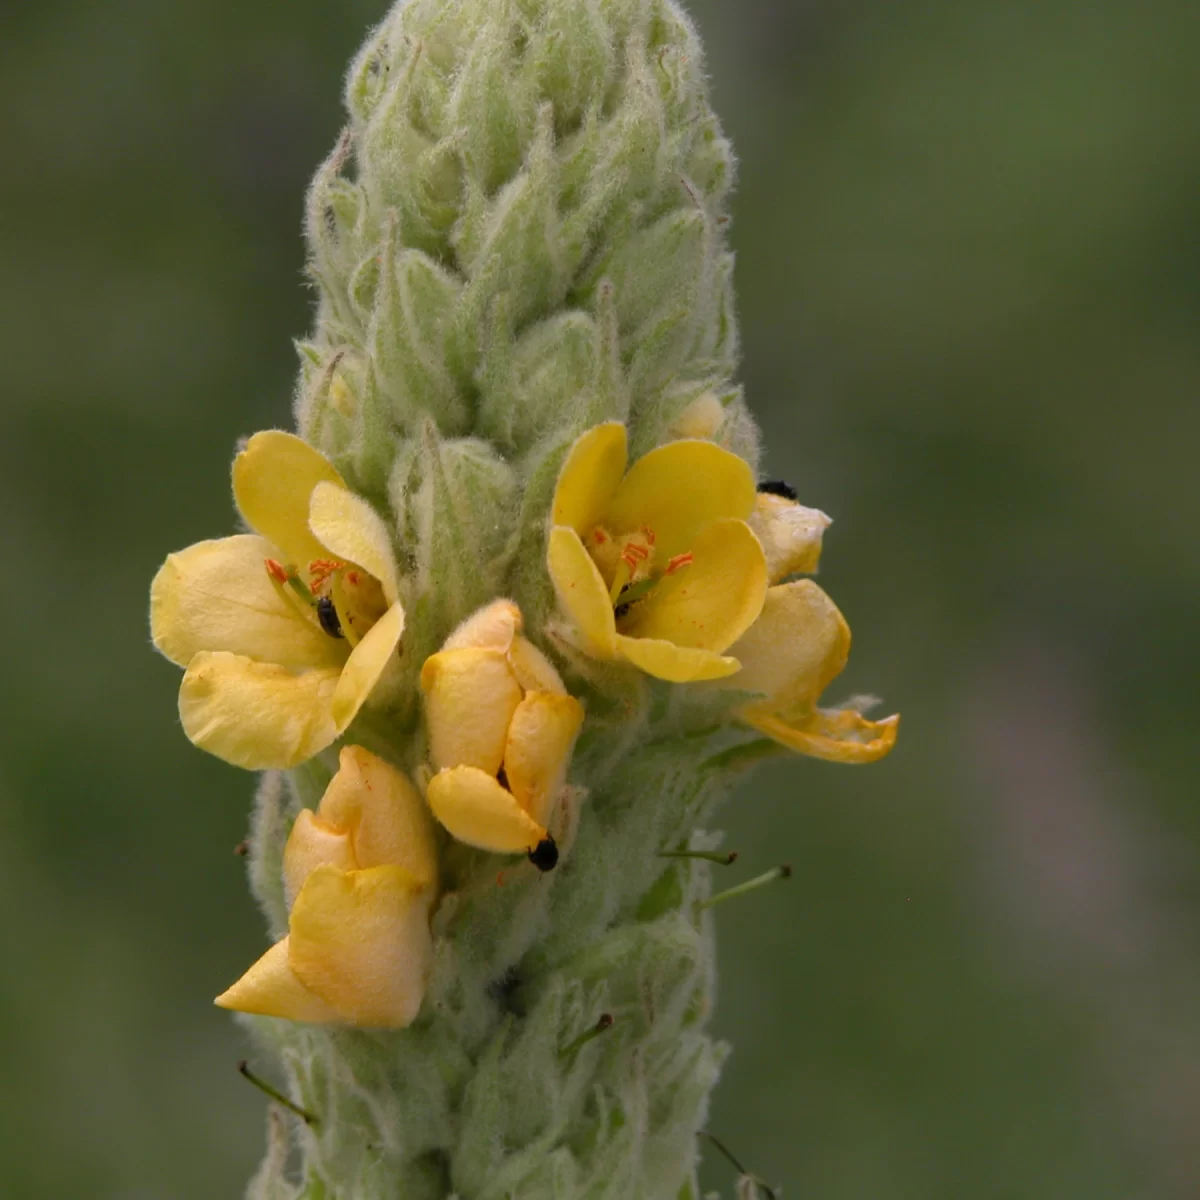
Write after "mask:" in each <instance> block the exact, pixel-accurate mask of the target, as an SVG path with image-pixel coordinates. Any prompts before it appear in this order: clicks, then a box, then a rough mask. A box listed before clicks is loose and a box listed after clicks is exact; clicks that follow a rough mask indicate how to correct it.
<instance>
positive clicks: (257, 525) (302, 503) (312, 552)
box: [233, 429, 366, 566]
mask: <svg viewBox="0 0 1200 1200" xmlns="http://www.w3.org/2000/svg"><path fill="white" fill-rule="evenodd" d="M319 483H331V484H335V485H336V486H338V487H342V488H344V487H345V486H346V485H345V483H344V482H343V480H342V477H341V476H340V475H339V474H338V473H337V471H336V470H335V469H334V466H333V464H332V463H331V462H330V461H329V460H328V459H327V458H326V457H325V456H324V455H323V454H321V453H319V452H318V451H316V450H314V449H313V448H312V447H311V446H310V445H309V444H308V443H307V442H305V441H302V440H301V439H300V438H298V437H296V435H295V434H292V433H284V432H283V431H282V430H279V429H270V430H267V431H266V432H265V433H256V434H255V435H254V436H253V437H252V438H251V439H250V440H249V441H248V442H247V443H246V445H245V447H244V449H243V450H242V452H241V453H240V454H239V455H238V456H237V458H235V459H234V460H233V498H234V500H235V501H236V502H237V506H238V509H239V511H240V512H241V514H242V516H243V517H245V518H246V522H247V524H249V526H250V528H251V529H254V530H255V531H257V532H258V533H261V534H262V535H263V537H265V538H266V539H267V540H268V541H269V542H273V543H274V544H275V545H276V546H278V547H279V549H280V550H282V551H283V554H284V557H285V558H286V559H287V561H288V562H290V563H294V564H295V565H297V566H304V565H306V564H307V563H309V562H311V561H312V560H313V559H314V558H324V557H325V550H324V548H323V547H322V545H321V543H320V542H319V541H317V539H316V538H315V537H313V535H312V533H311V531H310V530H309V528H308V504H309V498H310V497H311V496H312V491H313V488H315V487H316V486H317V484H319ZM363 565H364V566H365V565H366V564H363Z"/></svg>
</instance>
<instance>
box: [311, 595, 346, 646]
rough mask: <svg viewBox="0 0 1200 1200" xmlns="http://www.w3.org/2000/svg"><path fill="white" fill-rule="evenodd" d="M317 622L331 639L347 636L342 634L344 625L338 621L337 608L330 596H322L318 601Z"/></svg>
mask: <svg viewBox="0 0 1200 1200" xmlns="http://www.w3.org/2000/svg"><path fill="white" fill-rule="evenodd" d="M317 620H318V621H320V622H321V628H322V629H323V630H325V632H326V633H327V634H329V636H330V637H331V638H340V637H345V636H346V635H345V634H344V633H343V632H342V623H341V621H339V620H338V614H337V606H336V605H335V604H334V603H333V601H332V600H331V599H330V598H329V597H328V596H321V597H320V598H319V599H318V600H317Z"/></svg>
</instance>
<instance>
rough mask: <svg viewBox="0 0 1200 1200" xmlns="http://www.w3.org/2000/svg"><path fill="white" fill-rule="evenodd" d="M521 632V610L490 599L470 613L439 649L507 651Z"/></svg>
mask: <svg viewBox="0 0 1200 1200" xmlns="http://www.w3.org/2000/svg"><path fill="white" fill-rule="evenodd" d="M520 632H521V610H520V609H519V608H518V607H517V606H516V605H515V604H514V603H513V602H512V601H511V600H493V601H492V603H491V604H486V605H484V607H483V608H481V609H479V610H478V611H477V612H474V613H472V614H471V615H470V616H469V617H468V618H467V619H466V620H465V621H464V622H463V623H462V624H461V625H460V626H459V627H458V628H457V629H456V630H455V631H454V632H453V633H452V634H451V635H450V636H449V637H448V638H447V639H446V640H445V642H444V643H443V645H442V649H443V650H466V649H469V648H470V647H472V646H482V647H487V648H488V649H491V650H507V649H508V648H509V646H511V645H512V640H513V638H514V637H516V636H517V634H518V633H520Z"/></svg>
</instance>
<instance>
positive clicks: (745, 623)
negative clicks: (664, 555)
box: [620, 518, 767, 652]
mask: <svg viewBox="0 0 1200 1200" xmlns="http://www.w3.org/2000/svg"><path fill="white" fill-rule="evenodd" d="M692 556H693V561H692V562H691V563H690V564H689V565H687V566H684V567H681V568H680V569H679V570H677V571H675V572H674V573H673V574H671V575H667V576H666V577H665V578H663V579H662V580H661V581H660V582H659V583H657V584H656V585H655V586H654V588H653V589H652V590H651V591H650V593H649V595H647V596H646V598H645V599H644V600H641V601H639V602H638V603H636V604H634V605H633V607H632V609H631V611H630V612H629V613H628V614H627V615H626V616H624V617H622V619H621V622H620V630H621V632H622V633H624V634H626V635H628V636H629V637H644V638H659V639H661V640H663V641H667V642H674V643H675V645H677V646H694V647H697V648H699V649H702V650H715V651H717V652H721V651H723V650H726V649H728V648H729V647H730V646H732V645H733V643H734V642H736V641H737V640H738V638H739V637H741V636H742V634H743V633H745V632H746V630H747V629H749V628H750V626H751V625H753V624H754V622H755V621H756V620H757V619H758V614H759V613H760V612H762V607H763V599H764V598H765V596H766V594H767V563H766V559H765V558H764V557H763V552H762V547H761V546H760V545H759V542H758V538H756V537H755V536H754V534H753V533H751V532H750V526H749V525H747V524H746V522H745V521H734V520H730V519H728V518H725V519H722V520H719V521H714V522H713V523H712V524H711V525H707V526H706V527H705V528H704V529H703V530H701V532H700V534H699V535H698V536H697V538H696V540H695V541H694V542H693V543H692Z"/></svg>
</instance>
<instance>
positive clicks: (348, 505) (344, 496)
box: [308, 483, 399, 605]
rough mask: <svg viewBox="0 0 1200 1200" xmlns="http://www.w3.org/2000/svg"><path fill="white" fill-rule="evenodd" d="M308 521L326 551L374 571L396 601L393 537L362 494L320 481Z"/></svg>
mask: <svg viewBox="0 0 1200 1200" xmlns="http://www.w3.org/2000/svg"><path fill="white" fill-rule="evenodd" d="M308 525H309V528H310V529H311V530H312V532H313V534H314V535H315V537H316V538H317V540H318V541H319V542H320V543H321V545H322V546H324V547H325V551H326V552H328V553H331V554H333V556H334V557H335V558H340V559H342V560H344V561H347V562H352V563H356V564H357V565H358V566H360V567H362V568H363V570H364V571H366V572H367V573H368V574H370V575H374V576H375V578H376V579H378V580H379V583H380V586H381V587H382V588H383V595H384V598H385V599H386V600H387V602H388V604H389V605H392V604H395V603H396V597H397V596H398V595H399V583H398V580H397V578H396V556H395V555H394V554H393V552H392V539H391V537H390V536H389V535H388V528H387V525H386V524H384V520H383V518H382V517H381V516H380V515H379V514H378V513H377V512H376V511H375V510H374V509H373V508H372V507H371V506H370V505H369V504H368V503H367V502H366V501H365V500H364V499H363V498H362V497H361V496H357V495H355V494H354V492H351V491H349V490H347V489H346V488H345V487H341V486H338V485H337V484H333V483H318V484H317V486H316V487H315V488H313V491H312V497H311V499H310V501H309V509H308ZM326 556H327V555H326Z"/></svg>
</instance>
